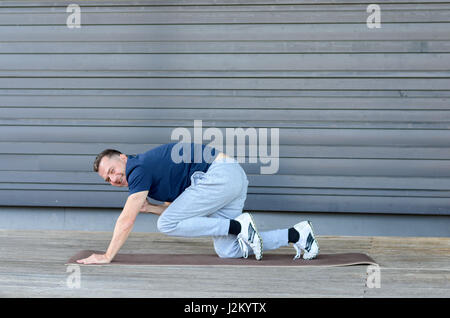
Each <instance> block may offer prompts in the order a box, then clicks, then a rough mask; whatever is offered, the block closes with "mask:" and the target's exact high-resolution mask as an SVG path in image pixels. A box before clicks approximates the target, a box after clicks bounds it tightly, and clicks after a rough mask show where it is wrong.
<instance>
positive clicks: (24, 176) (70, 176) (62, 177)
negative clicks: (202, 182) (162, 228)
mask: <svg viewBox="0 0 450 318" xmlns="http://www.w3.org/2000/svg"><path fill="white" fill-rule="evenodd" d="M243 168H244V169H245V170H246V172H247V178H248V180H249V186H250V188H251V189H256V188H257V187H258V188H260V187H267V188H268V190H267V191H269V189H274V191H276V190H275V188H279V189H280V191H281V190H282V189H287V188H292V189H295V188H297V189H316V190H319V189H336V190H338V189H355V190H358V189H359V190H364V189H366V190H392V194H394V193H395V192H396V191H403V190H410V191H422V190H429V191H437V192H442V191H444V192H445V191H448V190H450V180H449V178H446V177H410V176H406V177H398V176H396V177H389V176H387V177H380V176H337V175H330V176H320V175H281V174H275V175H261V174H259V173H258V172H256V173H250V171H249V170H250V169H249V168H248V166H247V165H246V164H244V165H243ZM17 182H21V183H25V182H26V183H29V184H42V185H54V186H56V185H65V186H66V185H69V186H70V185H75V186H79V185H80V186H84V185H86V186H104V185H105V183H104V182H103V180H102V179H101V178H100V177H99V176H98V175H97V174H96V173H95V172H93V171H89V170H84V171H64V170H63V171H18V170H9V171H6V170H3V171H0V183H3V184H5V185H7V184H9V185H12V184H15V183H17ZM107 186H108V185H107ZM111 188H112V187H110V186H108V191H113V189H111ZM114 189H115V188H114ZM119 191H125V190H124V189H120V190H119ZM254 191H256V190H254Z"/></svg>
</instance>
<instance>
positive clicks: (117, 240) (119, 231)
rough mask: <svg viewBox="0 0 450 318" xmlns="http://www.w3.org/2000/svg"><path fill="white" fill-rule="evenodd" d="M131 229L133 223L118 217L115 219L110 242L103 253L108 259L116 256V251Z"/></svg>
mask: <svg viewBox="0 0 450 318" xmlns="http://www.w3.org/2000/svg"><path fill="white" fill-rule="evenodd" d="M132 229H133V223H130V222H126V221H123V220H121V219H120V218H119V219H118V220H117V222H116V226H115V228H114V233H113V237H112V239H111V243H110V244H109V247H108V250H107V251H106V253H105V255H106V257H107V258H108V259H109V260H110V261H111V260H112V259H113V258H114V256H116V254H117V252H118V251H119V250H120V248H121V247H122V245H123V244H124V243H125V241H126V240H127V238H128V235H129V234H130V232H131V230H132Z"/></svg>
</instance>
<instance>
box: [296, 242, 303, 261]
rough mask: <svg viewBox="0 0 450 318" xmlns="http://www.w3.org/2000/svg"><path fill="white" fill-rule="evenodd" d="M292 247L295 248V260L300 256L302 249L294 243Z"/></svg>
mask: <svg viewBox="0 0 450 318" xmlns="http://www.w3.org/2000/svg"><path fill="white" fill-rule="evenodd" d="M294 248H295V251H296V252H297V254H296V255H295V256H294V260H296V259H299V258H300V256H301V255H302V250H301V248H300V247H298V245H297V244H294Z"/></svg>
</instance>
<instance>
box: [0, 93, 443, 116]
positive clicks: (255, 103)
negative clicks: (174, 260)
mask: <svg viewBox="0 0 450 318" xmlns="http://www.w3.org/2000/svg"><path fill="white" fill-rule="evenodd" d="M65 92H66V91H64V92H61V91H59V92H58V91H56V92H55V91H47V90H46V91H44V92H43V91H40V92H38V91H31V92H30V94H29V95H27V91H24V90H19V91H17V92H16V93H15V94H8V93H6V92H5V90H0V107H19V108H20V107H27V108H36V109H40V110H42V109H44V108H45V109H47V108H60V107H61V108H83V109H84V108H93V107H96V108H102V109H104V108H107V109H115V110H116V109H154V108H164V109H177V110H183V109H189V110H192V111H193V110H195V109H201V110H205V109H210V110H213V109H222V110H226V109H233V110H235V109H247V110H250V111H252V110H258V109H270V110H290V109H315V110H316V109H317V110H325V109H330V110H338V109H342V110H344V109H345V110H376V109H380V110H381V109H383V110H448V109H450V98H448V97H446V96H440V97H426V98H424V97H414V98H408V97H380V96H378V97H377V96H367V97H364V98H362V97H352V96H342V97H336V96H335V97H327V96H316V97H310V96H257V95H256V96H228V95H225V96H224V95H222V96H221V95H212V96H208V95H203V96H201V95H200V96H198V95H192V96H189V97H188V98H187V97H186V96H177V95H173V96H160V95H145V94H144V92H142V93H140V94H142V95H131V94H130V91H129V92H128V95H127V94H126V92H123V94H120V95H115V94H113V92H111V94H108V95H106V94H105V92H103V94H102V93H101V92H98V93H90V91H89V90H86V91H78V94H76V92H67V93H65ZM319 94H320V93H319V92H318V93H317V95H319ZM274 95H277V93H274Z"/></svg>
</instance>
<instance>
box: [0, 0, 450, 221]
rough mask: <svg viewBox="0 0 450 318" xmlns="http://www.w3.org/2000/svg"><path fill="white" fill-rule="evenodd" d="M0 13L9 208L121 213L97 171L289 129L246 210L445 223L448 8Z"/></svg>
mask: <svg viewBox="0 0 450 318" xmlns="http://www.w3.org/2000/svg"><path fill="white" fill-rule="evenodd" d="M71 3H74V2H72V1H60V2H56V1H22V2H15V1H0V125H1V126H0V149H1V155H0V166H1V167H2V168H1V171H0V205H2V206H62V207H120V206H122V205H123V203H124V201H125V199H126V194H127V193H126V191H124V190H120V189H115V188H113V187H111V186H108V185H105V184H104V183H103V181H102V180H101V179H100V178H99V177H98V176H97V175H96V174H95V173H93V172H91V167H92V162H93V159H94V157H95V155H96V154H97V153H98V152H100V151H101V150H103V149H104V148H107V147H113V148H117V149H120V150H122V151H123V152H126V153H139V152H143V151H146V150H147V149H149V148H151V147H153V146H156V145H159V144H162V143H167V142H170V141H171V140H170V135H171V132H172V130H173V129H174V128H176V127H188V128H189V127H191V128H192V127H193V123H194V119H198V120H199V119H201V120H203V128H204V129H206V128H208V127H218V128H221V129H223V130H224V129H225V128H226V127H244V128H246V127H254V128H261V127H269V128H270V127H278V128H280V163H279V171H278V173H277V174H274V175H260V174H259V166H258V165H256V164H244V167H245V169H246V171H247V173H248V174H249V180H250V188H249V195H248V199H247V203H246V209H250V210H266V211H307V212H337V213H338V212H363V213H411V214H442V215H450V178H449V177H450V160H449V158H450V129H449V128H450V125H449V121H450V116H449V114H450V112H449V110H450V106H449V96H450V91H449V89H450V78H449V75H450V1H436V0H433V1H424V0H422V1H411V0H409V1H399V0H395V1H389V0H383V1H377V4H379V5H380V7H381V23H382V27H381V28H379V29H369V28H368V27H367V26H366V19H367V17H368V16H369V13H367V12H366V8H367V6H368V5H369V4H370V3H371V2H369V1H358V0H349V1H345V3H341V2H339V1H334V0H317V1H312V0H311V1H299V0H298V1H292V0H284V1H275V0H271V1H270V0H245V1H226V0H223V1H221V0H216V1H213V0H189V1H188V0H185V1H162V0H161V1H78V2H75V3H78V4H79V5H80V6H81V24H82V25H81V28H79V29H69V28H67V26H66V19H67V17H68V16H69V13H67V12H66V7H67V5H69V4H71Z"/></svg>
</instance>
